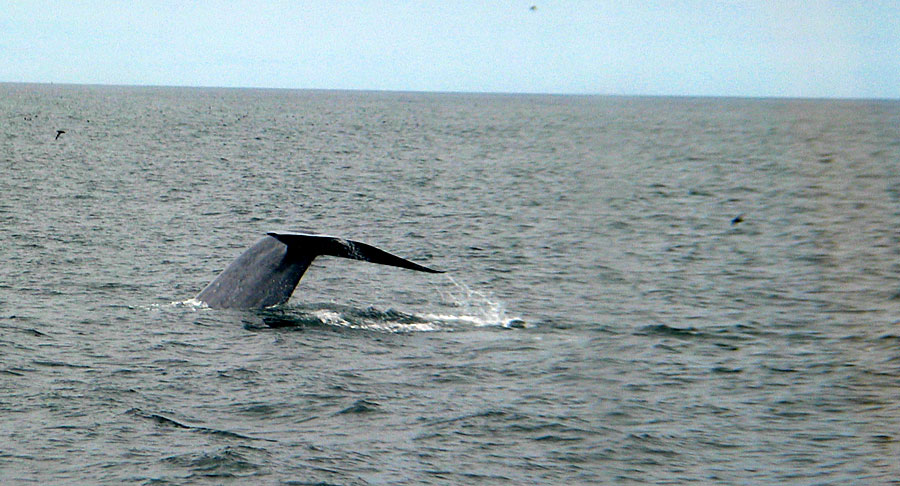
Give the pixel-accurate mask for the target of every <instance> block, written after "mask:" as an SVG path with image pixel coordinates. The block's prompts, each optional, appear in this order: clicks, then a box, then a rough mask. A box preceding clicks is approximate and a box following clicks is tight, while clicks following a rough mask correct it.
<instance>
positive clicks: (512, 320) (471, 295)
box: [425, 275, 527, 328]
mask: <svg viewBox="0 0 900 486" xmlns="http://www.w3.org/2000/svg"><path fill="white" fill-rule="evenodd" d="M446 277H447V280H449V281H450V283H451V284H453V287H452V288H451V289H450V290H447V291H443V292H441V297H442V299H443V301H444V303H445V304H446V305H448V306H450V307H455V308H458V309H460V312H459V313H458V314H456V313H454V314H427V315H425V317H426V318H427V319H429V320H433V321H438V322H444V323H450V324H452V323H456V324H465V325H470V326H476V327H485V326H498V327H507V328H523V327H527V326H526V324H525V321H524V320H522V318H521V317H511V316H510V315H509V314H508V313H507V311H506V306H504V305H503V303H502V302H500V301H497V300H494V299H493V298H491V297H489V296H488V295H486V294H484V293H483V292H479V291H478V290H474V289H472V288H471V287H469V286H468V285H466V284H464V283H462V282H457V281H456V279H454V278H453V277H451V276H449V275H446Z"/></svg>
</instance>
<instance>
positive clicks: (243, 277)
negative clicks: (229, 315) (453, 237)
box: [196, 232, 443, 309]
mask: <svg viewBox="0 0 900 486" xmlns="http://www.w3.org/2000/svg"><path fill="white" fill-rule="evenodd" d="M321 255H325V256H336V257H342V258H351V259H355V260H363V261H367V262H371V263H379V264H381V265H390V266H394V267H401V268H407V269H410V270H417V271H420V272H428V273H443V272H441V271H440V270H434V269H431V268H428V267H424V266H422V265H419V264H417V263H413V262H411V261H409V260H406V259H404V258H400V257H398V256H396V255H392V254H390V253H388V252H386V251H384V250H381V249H378V248H375V247H374V246H372V245H367V244H365V243H360V242H358V241H351V240H346V239H343V238H338V237H335V236H329V235H321V234H315V233H292V232H269V233H266V236H264V237H263V238H262V239H261V240H259V241H257V242H256V243H255V244H254V245H253V246H251V247H250V248H248V249H247V250H246V251H245V252H244V253H242V254H241V255H240V256H239V257H237V259H236V260H235V261H233V262H232V263H231V264H230V265H228V267H227V268H226V269H225V270H224V271H223V272H222V273H221V274H219V276H218V277H216V279H215V280H213V281H212V283H210V284H209V285H207V286H206V288H205V289H203V291H202V292H200V294H198V295H197V297H196V299H197V300H199V301H200V302H203V303H205V304H206V305H208V306H209V307H212V308H216V309H229V308H230V309H259V308H264V307H270V306H273V305H279V304H283V303H285V302H287V301H288V299H290V298H291V294H292V293H293V292H294V288H295V287H297V283H298V282H300V279H301V278H302V277H303V274H304V273H305V272H306V269H307V268H309V265H310V264H311V263H312V261H313V260H315V258H316V257H317V256H321Z"/></svg>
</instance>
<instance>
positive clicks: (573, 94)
mask: <svg viewBox="0 0 900 486" xmlns="http://www.w3.org/2000/svg"><path fill="white" fill-rule="evenodd" d="M0 84H20V85H45V86H53V85H59V86H83V87H111V88H116V87H118V88H182V89H221V90H259V91H263V90H271V91H322V92H341V91H343V92H358V93H409V94H436V95H440V94H446V95H493V96H561V97H598V98H603V97H606V98H685V99H690V98H694V99H697V98H700V99H703V98H709V99H711V98H717V99H745V100H785V101H788V100H796V101H803V100H806V101H900V97H898V98H889V97H864V96H792V95H741V94H736V95H720V94H652V93H588V92H553V91H467V90H452V91H442V90H416V89H377V88H287V87H271V86H214V85H190V84H117V83H77V82H57V81H5V80H0Z"/></svg>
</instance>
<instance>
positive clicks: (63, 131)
mask: <svg viewBox="0 0 900 486" xmlns="http://www.w3.org/2000/svg"><path fill="white" fill-rule="evenodd" d="M63 133H66V131H65V130H57V131H56V138H54V139H53V140H59V136H60V135H62V134H63Z"/></svg>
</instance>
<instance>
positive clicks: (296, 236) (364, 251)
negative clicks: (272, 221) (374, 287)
mask: <svg viewBox="0 0 900 486" xmlns="http://www.w3.org/2000/svg"><path fill="white" fill-rule="evenodd" d="M266 234H267V235H269V236H271V237H273V238H275V239H277V240H278V241H280V242H282V243H284V244H285V245H287V247H288V251H290V252H295V251H300V252H302V253H304V254H307V255H314V256H319V255H325V256H335V257H341V258H350V259H353V260H362V261H364V262H370V263H378V264H380V265H390V266H392V267H400V268H407V269H409V270H417V271H420V272H428V273H444V272H443V271H441V270H434V269H431V268H428V267H425V266H422V265H419V264H418V263H414V262H411V261H409V260H406V259H405V258H400V257H398V256H397V255H392V254H390V253H388V252H386V251H384V250H381V249H379V248H375V247H374V246H372V245H367V244H365V243H360V242H358V241H352V240H345V239H343V238H338V237H336V236H328V235H319V234H315V233H279V232H275V231H270V232H268V233H266Z"/></svg>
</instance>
